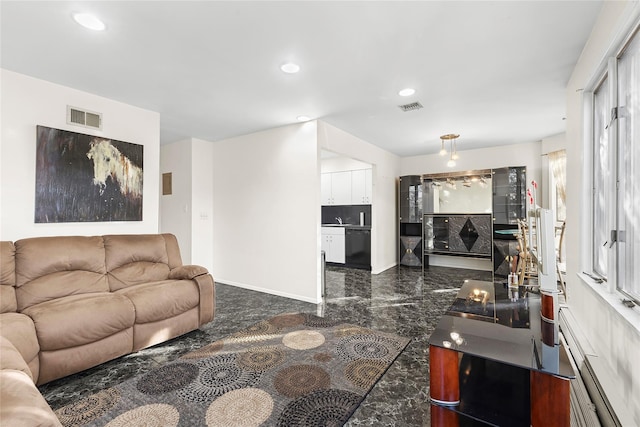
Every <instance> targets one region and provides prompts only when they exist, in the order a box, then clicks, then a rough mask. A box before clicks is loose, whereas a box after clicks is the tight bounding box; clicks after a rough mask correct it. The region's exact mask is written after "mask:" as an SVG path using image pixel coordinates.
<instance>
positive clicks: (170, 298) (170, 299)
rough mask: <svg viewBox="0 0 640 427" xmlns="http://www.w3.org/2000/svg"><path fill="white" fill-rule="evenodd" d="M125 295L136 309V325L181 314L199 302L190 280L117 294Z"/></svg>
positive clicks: (196, 287)
mask: <svg viewBox="0 0 640 427" xmlns="http://www.w3.org/2000/svg"><path fill="white" fill-rule="evenodd" d="M117 294H120V295H126V297H127V298H129V299H130V300H131V301H132V302H133V304H134V305H135V307H136V324H140V323H149V322H156V321H158V320H164V319H168V318H170V317H174V316H177V315H179V314H182V313H184V312H186V311H188V310H190V309H192V308H194V307H197V306H198V304H199V301H200V292H199V291H198V285H197V284H196V283H195V282H193V281H191V280H165V281H161V282H154V283H145V284H142V285H137V286H133V287H130V288H125V289H122V290H120V291H118V292H117Z"/></svg>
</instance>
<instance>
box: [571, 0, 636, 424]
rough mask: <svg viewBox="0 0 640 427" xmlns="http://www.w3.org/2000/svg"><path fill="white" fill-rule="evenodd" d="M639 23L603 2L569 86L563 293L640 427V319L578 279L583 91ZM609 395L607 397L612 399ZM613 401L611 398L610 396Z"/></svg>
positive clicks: (584, 156) (618, 400) (584, 186)
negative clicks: (564, 286)
mask: <svg viewBox="0 0 640 427" xmlns="http://www.w3.org/2000/svg"><path fill="white" fill-rule="evenodd" d="M638 19H640V3H639V2H637V1H621V2H604V5H603V8H602V12H601V14H600V16H599V18H598V21H597V22H596V25H595V26H594V29H593V31H592V34H591V37H590V38H589V41H588V43H587V45H586V46H585V48H584V50H583V52H582V55H581V57H580V59H579V61H578V63H577V64H576V67H575V69H574V72H573V74H572V76H571V79H570V80H569V84H568V86H567V131H566V135H567V229H566V256H567V278H566V279H567V293H568V305H569V308H570V310H571V312H572V313H573V315H574V317H575V318H576V319H577V321H578V323H579V324H580V327H581V329H582V332H583V333H584V334H585V335H586V338H587V340H588V341H589V343H590V344H591V345H592V347H593V348H594V350H595V352H596V354H597V356H598V358H599V359H602V360H604V361H606V365H608V367H609V370H610V372H609V373H607V374H606V378H603V380H605V381H606V382H608V383H609V384H611V385H612V387H613V393H612V398H613V399H612V403H613V404H614V405H616V406H619V407H620V408H622V410H623V411H626V412H629V413H631V414H632V415H631V416H632V417H633V422H631V423H628V424H625V425H640V369H639V367H638V358H639V355H640V314H639V313H638V308H637V307H636V308H635V309H633V310H630V309H628V308H625V307H623V306H622V305H621V304H620V298H621V297H620V295H618V294H616V293H615V292H613V293H608V292H607V291H606V288H605V287H604V286H601V285H596V284H593V283H591V281H590V280H588V279H586V278H584V277H583V276H580V275H579V273H580V272H581V271H583V269H585V268H588V265H589V259H590V249H589V247H590V238H591V234H592V233H591V232H590V219H589V211H590V208H589V206H590V201H589V200H590V198H589V194H590V185H589V176H590V170H591V166H590V165H591V163H590V160H589V159H590V154H589V152H590V151H589V148H588V142H587V141H586V139H587V138H586V137H585V133H584V116H583V111H584V110H583V109H584V102H583V91H584V90H585V88H589V87H590V86H591V85H593V84H594V82H595V80H596V79H597V78H598V77H599V76H600V75H601V74H602V71H603V69H602V65H603V64H604V62H603V61H604V60H605V58H606V57H607V56H609V55H610V54H614V53H615V51H614V50H613V49H615V48H616V47H619V46H620V44H621V43H622V37H623V36H624V35H625V34H628V33H629V31H631V29H632V26H633V23H634V22H637V21H638ZM610 392H611V389H610V390H607V393H610ZM613 395H615V396H613Z"/></svg>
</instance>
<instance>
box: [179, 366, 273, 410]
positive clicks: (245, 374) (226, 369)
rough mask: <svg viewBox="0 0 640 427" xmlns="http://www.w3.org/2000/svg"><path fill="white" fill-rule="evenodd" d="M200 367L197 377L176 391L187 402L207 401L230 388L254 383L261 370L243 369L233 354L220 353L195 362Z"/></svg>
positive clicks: (235, 388)
mask: <svg viewBox="0 0 640 427" xmlns="http://www.w3.org/2000/svg"><path fill="white" fill-rule="evenodd" d="M195 364H196V365H197V366H198V367H199V368H200V373H199V375H198V376H197V378H196V379H195V380H194V381H192V382H191V383H190V384H188V385H187V386H186V387H184V388H182V389H181V390H179V391H178V396H180V397H181V398H182V399H184V400H186V401H189V402H208V401H211V400H213V399H215V398H216V397H219V396H222V395H223V394H225V393H228V392H230V391H232V390H237V389H239V388H245V387H250V386H252V385H254V384H255V383H256V382H258V380H259V379H260V377H261V376H262V372H260V371H249V370H244V369H242V368H241V367H240V366H238V364H237V363H236V356H235V355H234V354H221V355H219V356H213V357H210V358H207V359H201V360H198V361H197V362H195Z"/></svg>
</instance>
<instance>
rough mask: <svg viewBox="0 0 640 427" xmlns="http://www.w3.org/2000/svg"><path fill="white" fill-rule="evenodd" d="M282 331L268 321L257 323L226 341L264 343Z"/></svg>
mask: <svg viewBox="0 0 640 427" xmlns="http://www.w3.org/2000/svg"><path fill="white" fill-rule="evenodd" d="M279 330H280V329H279V328H278V327H276V326H275V325H273V324H272V323H270V322H268V321H262V322H260V323H256V324H255V325H253V326H249V327H248V328H245V329H243V330H241V331H239V332H236V333H235V334H233V335H231V337H230V338H228V339H226V341H229V342H252V341H264V340H267V339H269V338H271V337H272V336H273V335H274V334H275V333H277V332H278V331H279Z"/></svg>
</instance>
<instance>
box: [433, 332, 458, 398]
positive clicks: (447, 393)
mask: <svg viewBox="0 0 640 427" xmlns="http://www.w3.org/2000/svg"><path fill="white" fill-rule="evenodd" d="M458 365H459V359H458V352H457V351H453V350H449V349H448V348H443V347H435V346H433V345H431V346H429V393H430V395H431V399H432V400H433V401H435V402H437V403H441V404H444V405H457V404H458V403H460V378H459V373H458Z"/></svg>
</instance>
